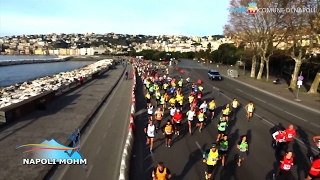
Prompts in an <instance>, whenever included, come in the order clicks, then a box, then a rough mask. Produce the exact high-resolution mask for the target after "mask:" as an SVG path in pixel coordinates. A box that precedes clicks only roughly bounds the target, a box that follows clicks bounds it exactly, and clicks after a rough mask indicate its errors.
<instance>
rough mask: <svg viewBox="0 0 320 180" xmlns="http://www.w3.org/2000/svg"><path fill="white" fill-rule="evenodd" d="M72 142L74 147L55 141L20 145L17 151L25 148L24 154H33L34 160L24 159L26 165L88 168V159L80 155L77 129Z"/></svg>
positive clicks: (72, 133) (70, 138)
mask: <svg viewBox="0 0 320 180" xmlns="http://www.w3.org/2000/svg"><path fill="white" fill-rule="evenodd" d="M68 139H69V140H71V141H72V146H71V147H68V146H64V145H62V144H60V143H59V142H57V141H56V140H55V139H51V140H50V141H48V140H44V141H43V142H41V143H39V144H24V145H18V146H17V147H16V149H21V148H25V149H27V150H25V151H24V152H23V153H33V155H34V158H31V159H23V160H22V163H23V164H24V165H34V164H43V165H46V164H52V165H55V164H60V165H61V164H66V165H82V167H83V168H86V164H87V159H84V158H83V157H82V155H81V154H80V149H81V148H80V142H81V140H80V139H81V136H80V130H79V129H76V130H75V131H73V132H71V134H70V135H69V137H68Z"/></svg>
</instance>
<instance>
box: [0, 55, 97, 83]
mask: <svg viewBox="0 0 320 180" xmlns="http://www.w3.org/2000/svg"><path fill="white" fill-rule="evenodd" d="M55 57H56V56H27V55H26V56H25V55H17V56H13V55H1V56H0V61H1V60H18V59H19V60H21V59H51V58H55ZM92 63H93V62H92V61H65V62H54V63H39V64H21V65H12V66H0V87H6V86H11V85H13V84H16V83H21V82H25V81H29V80H33V79H36V78H40V77H43V76H50V75H53V74H57V73H59V72H66V71H71V70H74V69H77V68H80V67H83V66H85V65H88V64H92Z"/></svg>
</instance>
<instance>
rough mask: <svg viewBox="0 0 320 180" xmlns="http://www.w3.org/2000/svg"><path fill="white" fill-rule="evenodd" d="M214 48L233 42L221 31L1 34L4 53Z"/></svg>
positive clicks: (82, 52) (0, 40)
mask: <svg viewBox="0 0 320 180" xmlns="http://www.w3.org/2000/svg"><path fill="white" fill-rule="evenodd" d="M209 43H210V44H211V51H214V50H216V49H218V48H219V46H220V45H221V44H224V43H233V41H232V40H231V39H228V38H225V37H224V36H221V35H214V36H205V37H196V36H194V37H186V36H178V35H177V36H167V35H160V36H148V35H128V34H115V33H107V34H95V33H85V34H47V35H20V36H6V37H1V38H0V45H1V54H23V55H71V56H74V55H95V54H126V53H128V52H130V51H135V52H141V51H143V50H157V51H166V52H198V51H200V50H206V49H207V47H208V44H209Z"/></svg>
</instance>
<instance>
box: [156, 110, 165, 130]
mask: <svg viewBox="0 0 320 180" xmlns="http://www.w3.org/2000/svg"><path fill="white" fill-rule="evenodd" d="M154 116H155V119H156V120H157V126H156V127H157V129H159V128H160V126H161V120H162V117H163V111H161V108H158V109H157V110H156V112H154Z"/></svg>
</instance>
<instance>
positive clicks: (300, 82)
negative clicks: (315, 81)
mask: <svg viewBox="0 0 320 180" xmlns="http://www.w3.org/2000/svg"><path fill="white" fill-rule="evenodd" d="M297 85H298V86H299V88H300V86H302V81H300V80H299V81H297Z"/></svg>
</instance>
